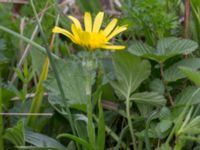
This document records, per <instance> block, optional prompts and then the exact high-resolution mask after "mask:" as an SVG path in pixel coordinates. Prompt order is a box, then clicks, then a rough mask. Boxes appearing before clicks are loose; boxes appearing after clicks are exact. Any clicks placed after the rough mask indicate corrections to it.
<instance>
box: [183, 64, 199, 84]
mask: <svg viewBox="0 0 200 150" xmlns="http://www.w3.org/2000/svg"><path fill="white" fill-rule="evenodd" d="M179 69H180V70H181V72H183V74H184V75H185V76H186V77H188V78H189V79H190V80H191V81H192V82H194V83H195V84H196V85H197V86H199V87H200V73H199V72H198V71H195V70H193V69H190V68H187V67H179Z"/></svg>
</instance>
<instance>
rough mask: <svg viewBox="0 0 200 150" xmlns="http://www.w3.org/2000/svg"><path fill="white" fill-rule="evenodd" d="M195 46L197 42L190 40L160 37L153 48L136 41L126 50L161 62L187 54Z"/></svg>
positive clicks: (196, 46) (195, 47)
mask: <svg viewBox="0 0 200 150" xmlns="http://www.w3.org/2000/svg"><path fill="white" fill-rule="evenodd" d="M197 48H198V44H197V43H196V42H194V41H192V40H188V39H180V38H176V37H168V38H163V39H160V40H159V41H158V43H157V46H156V47H155V48H153V47H151V46H149V45H147V44H144V43H141V42H138V41H137V42H134V43H133V45H131V46H130V47H129V49H128V51H129V52H130V53H132V54H134V55H137V56H142V57H145V58H148V59H152V60H155V61H157V62H158V63H163V62H164V61H166V60H167V59H169V58H171V57H173V56H176V55H179V54H189V53H191V52H193V51H194V50H196V49H197Z"/></svg>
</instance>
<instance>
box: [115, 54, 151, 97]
mask: <svg viewBox="0 0 200 150" xmlns="http://www.w3.org/2000/svg"><path fill="white" fill-rule="evenodd" d="M113 65H114V69H115V75H116V79H117V81H112V82H111V85H112V86H113V87H114V88H115V90H116V91H117V92H118V93H119V94H120V95H122V96H124V97H127V96H130V94H131V93H132V92H134V91H135V90H136V89H137V88H138V87H139V86H140V84H141V83H142V82H143V81H144V80H145V79H147V78H148V76H149V75H150V72H151V65H150V63H149V62H148V61H147V60H142V59H140V58H139V57H137V56H134V55H132V54H130V53H127V52H118V53H115V54H113Z"/></svg>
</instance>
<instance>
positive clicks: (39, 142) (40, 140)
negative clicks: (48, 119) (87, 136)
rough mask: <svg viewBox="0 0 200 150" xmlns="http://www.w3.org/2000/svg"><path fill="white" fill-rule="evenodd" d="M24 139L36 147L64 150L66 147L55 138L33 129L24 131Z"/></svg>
mask: <svg viewBox="0 0 200 150" xmlns="http://www.w3.org/2000/svg"><path fill="white" fill-rule="evenodd" d="M25 141H26V142H27V143H30V144H32V145H34V146H36V147H38V148H48V149H57V150H66V147H64V146H63V145H62V144H60V143H59V142H58V141H56V140H55V139H53V138H50V137H48V136H46V135H43V134H41V133H36V132H33V131H25Z"/></svg>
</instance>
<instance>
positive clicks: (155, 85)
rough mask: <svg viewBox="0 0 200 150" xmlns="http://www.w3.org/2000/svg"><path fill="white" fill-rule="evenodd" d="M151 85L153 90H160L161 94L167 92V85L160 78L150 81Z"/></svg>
mask: <svg viewBox="0 0 200 150" xmlns="http://www.w3.org/2000/svg"><path fill="white" fill-rule="evenodd" d="M149 86H150V87H149V88H150V90H151V91H154V92H158V93H159V94H164V93H165V86H164V84H163V81H161V80H160V79H154V80H153V81H151V82H150V85H149Z"/></svg>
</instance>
